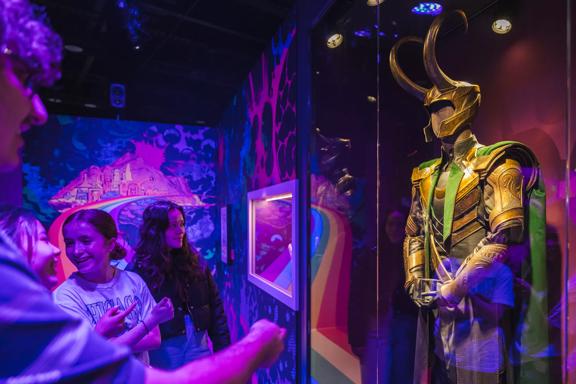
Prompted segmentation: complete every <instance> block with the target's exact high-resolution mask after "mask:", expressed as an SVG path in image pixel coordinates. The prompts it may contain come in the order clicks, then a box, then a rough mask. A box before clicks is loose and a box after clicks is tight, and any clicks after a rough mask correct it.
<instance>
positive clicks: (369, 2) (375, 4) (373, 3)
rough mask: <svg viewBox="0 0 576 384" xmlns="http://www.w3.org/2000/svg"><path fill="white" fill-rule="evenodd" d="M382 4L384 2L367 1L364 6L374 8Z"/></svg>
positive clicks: (376, 0)
mask: <svg viewBox="0 0 576 384" xmlns="http://www.w3.org/2000/svg"><path fill="white" fill-rule="evenodd" d="M383 2H384V0H368V1H366V4H367V5H368V6H369V7H376V6H377V5H380V4H382V3H383Z"/></svg>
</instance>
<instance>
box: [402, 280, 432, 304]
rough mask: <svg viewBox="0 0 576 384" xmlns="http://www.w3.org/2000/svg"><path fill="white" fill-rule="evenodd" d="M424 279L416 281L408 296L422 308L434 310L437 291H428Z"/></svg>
mask: <svg viewBox="0 0 576 384" xmlns="http://www.w3.org/2000/svg"><path fill="white" fill-rule="evenodd" d="M425 286H426V284H425V283H424V280H423V279H420V278H418V279H416V280H415V281H414V283H413V284H412V285H411V286H410V288H409V289H408V294H409V295H410V297H411V298H412V301H413V302H414V303H415V304H416V305H417V306H418V307H420V308H432V307H434V305H436V299H437V298H438V293H437V292H436V291H435V290H428V289H425V288H424V287H425Z"/></svg>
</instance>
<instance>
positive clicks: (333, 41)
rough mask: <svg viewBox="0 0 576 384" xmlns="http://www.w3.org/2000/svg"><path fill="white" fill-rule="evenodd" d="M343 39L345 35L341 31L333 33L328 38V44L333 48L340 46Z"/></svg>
mask: <svg viewBox="0 0 576 384" xmlns="http://www.w3.org/2000/svg"><path fill="white" fill-rule="evenodd" d="M343 41H344V36H342V34H341V33H333V34H331V35H330V36H329V37H328V39H326V46H327V47H328V48H331V49H334V48H338V47H339V46H340V45H342V42H343Z"/></svg>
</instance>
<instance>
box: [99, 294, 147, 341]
mask: <svg viewBox="0 0 576 384" xmlns="http://www.w3.org/2000/svg"><path fill="white" fill-rule="evenodd" d="M136 304H137V303H136V302H133V303H132V304H131V305H130V306H129V307H128V308H126V309H125V310H124V311H121V310H120V308H119V307H117V306H116V307H112V308H110V309H109V310H108V311H106V313H105V314H104V315H103V316H102V317H101V318H100V320H98V322H97V323H96V326H95V327H94V330H95V331H96V332H97V333H99V334H100V335H101V336H103V337H105V338H110V337H116V336H118V335H120V334H121V333H122V332H123V331H124V330H125V327H124V321H125V320H126V316H128V315H129V314H130V313H131V312H132V311H133V310H134V308H136Z"/></svg>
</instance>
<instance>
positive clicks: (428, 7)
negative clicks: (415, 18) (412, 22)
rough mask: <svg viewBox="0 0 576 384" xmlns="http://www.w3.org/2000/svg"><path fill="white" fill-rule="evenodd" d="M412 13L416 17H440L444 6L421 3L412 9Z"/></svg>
mask: <svg viewBox="0 0 576 384" xmlns="http://www.w3.org/2000/svg"><path fill="white" fill-rule="evenodd" d="M412 13H414V14H416V15H439V14H440V13H442V6H441V5H440V4H438V3H420V4H418V5H416V6H415V7H414V8H412Z"/></svg>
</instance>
